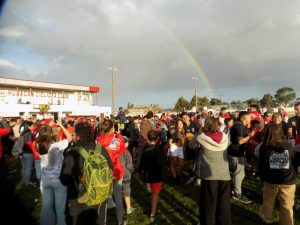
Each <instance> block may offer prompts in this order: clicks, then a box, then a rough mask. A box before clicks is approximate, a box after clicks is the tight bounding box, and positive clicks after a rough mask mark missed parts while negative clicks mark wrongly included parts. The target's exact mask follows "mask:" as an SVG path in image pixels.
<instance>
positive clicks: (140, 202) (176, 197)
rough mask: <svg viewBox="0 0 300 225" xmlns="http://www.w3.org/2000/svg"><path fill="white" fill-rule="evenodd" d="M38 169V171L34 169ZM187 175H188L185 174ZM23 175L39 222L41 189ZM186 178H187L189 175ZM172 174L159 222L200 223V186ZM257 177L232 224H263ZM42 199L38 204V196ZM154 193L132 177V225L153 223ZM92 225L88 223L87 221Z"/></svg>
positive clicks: (299, 216) (111, 216)
mask: <svg viewBox="0 0 300 225" xmlns="http://www.w3.org/2000/svg"><path fill="white" fill-rule="evenodd" d="M15 165H16V166H15V168H20V162H19V160H17V161H16V164H15ZM33 172H34V171H33ZM184 175H185V176H186V174H184ZM20 178H21V175H20V173H19V172H17V173H15V175H14V178H13V179H11V180H10V182H11V183H13V184H14V186H15V192H16V194H17V196H18V197H19V198H20V200H21V202H23V204H24V205H25V207H26V208H27V209H28V211H29V212H31V214H32V216H33V217H34V218H35V220H36V221H37V222H38V221H39V213H40V208H41V196H40V192H39V189H38V188H34V187H30V188H27V189H25V188H24V187H23V185H22V182H21V181H20ZM185 178H186V177H185ZM168 180H169V179H168V173H167V172H166V175H165V181H166V182H165V183H164V188H163V191H162V193H161V195H160V205H159V210H160V211H161V213H162V214H163V215H164V218H162V219H160V220H158V221H157V223H156V224H162V225H168V224H178V225H180V224H183V225H196V224H197V222H198V205H197V201H198V193H199V187H193V186H185V185H180V186H178V185H177V186H174V185H171V184H170V183H168ZM257 181H258V180H257V178H255V177H253V176H251V175H249V174H248V175H247V176H246V179H245V180H244V183H243V192H244V194H246V195H247V196H248V197H249V198H250V199H251V200H253V203H251V204H248V205H244V204H241V203H238V202H236V201H232V204H231V206H232V224H233V225H241V224H243V225H257V224H260V217H259V215H258V212H259V208H260V205H261V202H262V201H261V197H256V196H255V190H256V183H257ZM299 186H300V179H299V178H298V180H297V193H296V200H295V208H296V207H298V208H299V207H300V188H299ZM35 198H37V199H38V200H39V201H38V202H37V203H34V199H35ZM149 200H150V195H149V193H148V192H147V190H146V188H145V186H144V184H143V182H142V181H141V179H140V178H139V177H138V176H136V175H134V176H133V178H132V205H133V207H135V208H136V211H135V212H134V213H133V214H131V215H127V216H126V217H127V219H128V221H129V223H128V224H129V225H146V224H150V221H149V212H150V202H149ZM294 212H295V213H294V218H295V225H300V211H299V210H298V209H297V210H296V209H295V210H294ZM275 221H278V204H277V206H276V210H275ZM108 224H109V225H114V224H116V219H115V209H110V210H109V211H108ZM87 225H88V224H87Z"/></svg>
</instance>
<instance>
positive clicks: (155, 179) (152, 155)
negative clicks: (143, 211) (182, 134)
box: [139, 130, 164, 223]
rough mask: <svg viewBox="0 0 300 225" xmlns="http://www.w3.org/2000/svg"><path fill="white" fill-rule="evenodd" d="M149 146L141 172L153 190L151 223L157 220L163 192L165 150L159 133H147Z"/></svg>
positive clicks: (143, 158) (141, 165) (151, 131)
mask: <svg viewBox="0 0 300 225" xmlns="http://www.w3.org/2000/svg"><path fill="white" fill-rule="evenodd" d="M147 138H148V140H149V145H148V146H146V147H145V148H144V149H143V153H142V157H141V163H140V167H139V172H141V173H142V174H143V177H144V182H145V183H147V184H149V185H150V189H151V215H150V222H152V223H153V222H154V221H155V220H156V218H157V205H158V197H159V193H160V192H161V190H162V185H163V182H162V170H163V155H164V152H163V151H164V150H163V147H162V146H161V145H158V139H159V138H158V133H157V132H156V131H155V130H150V131H149V132H148V133H147Z"/></svg>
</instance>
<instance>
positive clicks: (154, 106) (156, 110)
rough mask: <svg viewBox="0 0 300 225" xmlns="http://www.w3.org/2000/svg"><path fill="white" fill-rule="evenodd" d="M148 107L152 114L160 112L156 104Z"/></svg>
mask: <svg viewBox="0 0 300 225" xmlns="http://www.w3.org/2000/svg"><path fill="white" fill-rule="evenodd" d="M150 106H151V110H152V111H153V112H154V114H155V113H158V112H161V111H162V108H161V107H160V105H158V104H151V105H150Z"/></svg>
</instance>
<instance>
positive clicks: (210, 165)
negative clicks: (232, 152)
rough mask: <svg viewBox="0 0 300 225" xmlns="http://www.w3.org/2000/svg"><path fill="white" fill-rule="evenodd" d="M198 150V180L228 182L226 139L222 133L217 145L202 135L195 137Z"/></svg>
mask: <svg viewBox="0 0 300 225" xmlns="http://www.w3.org/2000/svg"><path fill="white" fill-rule="evenodd" d="M197 141H198V142H199V143H200V150H199V155H198V159H197V165H196V168H197V167H198V171H199V173H200V174H199V176H200V177H199V178H201V179H204V180H230V174H229V165H228V160H227V146H228V137H227V135H226V134H224V133H223V136H222V140H221V141H220V143H217V142H216V141H214V140H213V139H212V138H210V137H209V136H207V135H205V134H204V133H202V134H200V135H199V136H198V137H197Z"/></svg>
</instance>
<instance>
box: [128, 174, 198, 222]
mask: <svg viewBox="0 0 300 225" xmlns="http://www.w3.org/2000/svg"><path fill="white" fill-rule="evenodd" d="M132 183H133V184H132V187H133V188H132V189H133V190H132V198H133V199H134V200H135V202H136V203H137V204H138V205H139V206H140V207H141V208H142V211H143V214H144V215H146V219H149V214H150V193H148V192H147V190H146V189H145V187H144V185H143V182H142V181H141V180H140V179H139V178H137V177H133V180H132ZM158 209H159V210H160V211H161V213H162V214H163V216H164V218H163V219H162V218H161V219H159V220H158V221H157V223H156V224H164V225H165V224H178V225H181V224H182V225H187V224H191V225H194V224H197V219H196V217H197V215H195V214H194V209H193V208H188V207H186V205H184V204H183V203H182V202H181V201H180V200H178V199H177V196H174V195H173V194H172V193H171V192H170V191H168V189H167V188H166V187H165V188H163V191H162V192H161V194H160V203H159V206H158Z"/></svg>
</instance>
